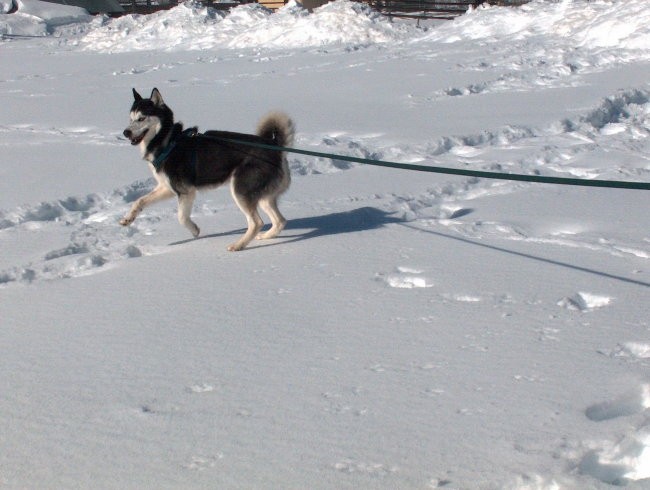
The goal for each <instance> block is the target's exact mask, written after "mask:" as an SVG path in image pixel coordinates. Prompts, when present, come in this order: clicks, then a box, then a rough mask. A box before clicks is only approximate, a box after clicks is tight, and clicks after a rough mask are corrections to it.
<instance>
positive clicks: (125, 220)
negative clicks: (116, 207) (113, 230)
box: [120, 216, 135, 226]
mask: <svg viewBox="0 0 650 490" xmlns="http://www.w3.org/2000/svg"><path fill="white" fill-rule="evenodd" d="M134 220H135V218H134V217H132V216H125V217H124V218H122V219H121V220H120V224H121V225H122V226H129V225H130V224H131V223H133V221H134Z"/></svg>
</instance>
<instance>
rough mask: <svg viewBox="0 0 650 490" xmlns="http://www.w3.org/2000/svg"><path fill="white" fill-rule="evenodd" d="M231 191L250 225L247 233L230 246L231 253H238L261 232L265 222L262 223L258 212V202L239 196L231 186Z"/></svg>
mask: <svg viewBox="0 0 650 490" xmlns="http://www.w3.org/2000/svg"><path fill="white" fill-rule="evenodd" d="M231 191H232V197H233V198H234V199H235V202H236V203H237V206H239V209H241V211H242V213H244V215H245V216H246V223H247V224H248V229H247V230H246V233H244V236H242V237H241V238H240V239H239V240H238V241H236V242H235V243H232V244H230V245H229V246H228V250H229V251H231V252H237V251H239V250H243V249H244V248H246V245H248V244H249V243H250V241H251V240H252V239H253V238H255V236H256V235H257V233H258V232H259V231H260V229H261V228H262V226H263V225H264V222H263V221H262V218H260V213H258V212H257V202H251V201H249V200H247V199H245V198H244V197H242V196H239V195H238V194H237V192H235V189H234V186H231Z"/></svg>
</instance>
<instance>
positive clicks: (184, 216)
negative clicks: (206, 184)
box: [178, 190, 201, 238]
mask: <svg viewBox="0 0 650 490" xmlns="http://www.w3.org/2000/svg"><path fill="white" fill-rule="evenodd" d="M195 197H196V191H195V190H191V191H188V192H186V193H183V194H179V195H178V221H179V223H180V224H181V225H183V226H184V227H185V228H187V229H188V230H190V233H191V234H192V236H193V237H194V238H196V237H198V236H199V233H200V232H201V231H200V230H199V227H198V226H196V223H195V222H194V221H192V218H190V215H191V213H192V205H193V204H194V198H195Z"/></svg>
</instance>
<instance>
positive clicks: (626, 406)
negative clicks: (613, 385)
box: [585, 384, 650, 422]
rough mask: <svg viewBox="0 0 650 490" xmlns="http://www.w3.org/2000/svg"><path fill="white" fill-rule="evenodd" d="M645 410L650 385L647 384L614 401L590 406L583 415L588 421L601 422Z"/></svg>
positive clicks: (648, 403) (648, 402)
mask: <svg viewBox="0 0 650 490" xmlns="http://www.w3.org/2000/svg"><path fill="white" fill-rule="evenodd" d="M646 408H650V385H648V384H644V385H642V386H641V387H639V388H638V389H636V390H634V391H631V392H629V393H626V394H625V395H622V396H620V397H618V398H616V399H614V400H607V401H604V402H601V403H596V404H595V405H591V406H590V407H588V408H587V410H585V415H586V416H587V418H588V419H589V420H593V421H594V422H602V421H604V420H610V419H615V418H618V417H625V416H628V415H634V414H637V413H641V412H643V411H644V410H645V409H646Z"/></svg>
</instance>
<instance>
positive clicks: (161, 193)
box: [120, 185, 174, 226]
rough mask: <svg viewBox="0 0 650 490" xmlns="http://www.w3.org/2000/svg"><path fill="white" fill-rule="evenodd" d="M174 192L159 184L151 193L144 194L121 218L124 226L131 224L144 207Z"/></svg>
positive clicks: (170, 195)
mask: <svg viewBox="0 0 650 490" xmlns="http://www.w3.org/2000/svg"><path fill="white" fill-rule="evenodd" d="M173 196H174V193H173V192H172V191H171V190H170V189H169V188H167V187H165V186H162V185H159V186H157V187H156V188H155V189H154V190H152V191H151V192H150V193H149V194H147V195H145V196H142V197H141V198H140V199H138V200H137V201H135V202H134V203H133V206H131V210H130V211H129V213H128V214H127V215H126V216H124V218H122V219H121V220H120V224H121V225H122V226H129V225H130V224H131V223H133V221H134V220H135V218H137V217H138V215H139V214H140V213H141V212H142V210H143V209H144V208H146V207H147V206H150V205H151V204H153V203H155V202H158V201H162V200H163V199H169V198H170V197H173Z"/></svg>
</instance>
